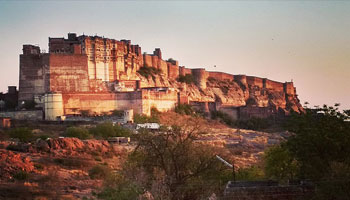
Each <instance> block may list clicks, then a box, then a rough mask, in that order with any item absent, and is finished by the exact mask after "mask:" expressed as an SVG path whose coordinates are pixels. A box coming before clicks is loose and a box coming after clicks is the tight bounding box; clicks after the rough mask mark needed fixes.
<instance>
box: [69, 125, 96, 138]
mask: <svg viewBox="0 0 350 200" xmlns="http://www.w3.org/2000/svg"><path fill="white" fill-rule="evenodd" d="M65 133H66V136H67V137H76V138H79V139H82V140H86V139H89V138H91V137H92V135H91V134H90V133H89V131H88V130H87V129H85V128H82V127H68V128H67V129H66V132H65Z"/></svg>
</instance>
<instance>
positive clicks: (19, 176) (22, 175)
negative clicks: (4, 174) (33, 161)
mask: <svg viewBox="0 0 350 200" xmlns="http://www.w3.org/2000/svg"><path fill="white" fill-rule="evenodd" d="M28 177H29V174H28V173H27V172H26V171H23V170H19V171H17V172H16V173H15V174H14V175H13V178H14V179H16V180H21V181H23V180H27V179H28Z"/></svg>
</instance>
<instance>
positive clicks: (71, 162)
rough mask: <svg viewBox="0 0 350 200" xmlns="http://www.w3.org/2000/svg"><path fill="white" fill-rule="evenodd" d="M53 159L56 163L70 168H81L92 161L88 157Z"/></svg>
mask: <svg viewBox="0 0 350 200" xmlns="http://www.w3.org/2000/svg"><path fill="white" fill-rule="evenodd" d="M53 161H54V162H55V163H56V164H59V165H62V166H65V167H68V168H81V167H87V166H89V165H90V164H91V163H90V161H88V160H86V159H81V158H78V157H76V158H55V159H53Z"/></svg>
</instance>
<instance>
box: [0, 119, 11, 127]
mask: <svg viewBox="0 0 350 200" xmlns="http://www.w3.org/2000/svg"><path fill="white" fill-rule="evenodd" d="M10 127H11V119H10V118H7V117H0V128H10Z"/></svg>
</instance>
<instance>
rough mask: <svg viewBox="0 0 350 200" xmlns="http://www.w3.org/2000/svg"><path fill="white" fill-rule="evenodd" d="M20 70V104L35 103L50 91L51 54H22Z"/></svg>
mask: <svg viewBox="0 0 350 200" xmlns="http://www.w3.org/2000/svg"><path fill="white" fill-rule="evenodd" d="M19 68H20V69H19V71H20V74H19V93H18V101H19V102H22V101H33V100H34V96H35V95H42V94H44V93H45V92H46V91H48V79H49V74H48V69H49V54H22V55H20V66H19Z"/></svg>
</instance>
